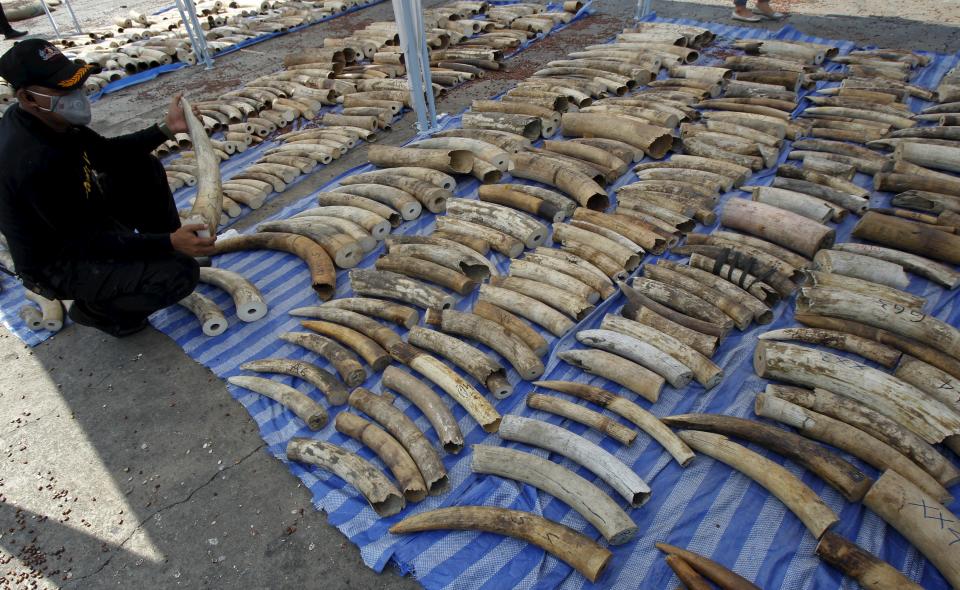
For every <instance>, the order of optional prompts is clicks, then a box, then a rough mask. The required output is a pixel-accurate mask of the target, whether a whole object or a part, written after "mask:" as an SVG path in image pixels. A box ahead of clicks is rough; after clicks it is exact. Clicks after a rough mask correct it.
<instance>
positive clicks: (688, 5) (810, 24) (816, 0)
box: [0, 0, 960, 589]
mask: <svg viewBox="0 0 960 590" xmlns="http://www.w3.org/2000/svg"><path fill="white" fill-rule="evenodd" d="M72 3H73V5H74V7H75V9H76V10H77V11H78V13H79V15H80V17H81V19H83V20H84V22H85V24H88V23H93V22H106V20H107V19H108V18H109V15H110V14H113V13H114V12H123V11H126V10H128V9H130V8H138V9H149V8H150V7H159V6H161V4H160V3H157V2H149V1H138V2H131V1H130V0H126V3H125V4H122V5H121V3H120V2H118V1H116V0H110V1H106V0H73V2H72ZM431 4H432V2H431ZM730 4H731V3H730V2H728V1H727V0H686V1H672V2H670V1H666V0H659V1H655V2H654V6H655V9H656V10H657V12H658V13H659V14H661V15H663V16H672V17H678V16H684V17H689V18H695V19H700V20H715V21H720V22H728V17H729V14H730ZM774 5H779V6H777V7H778V8H779V9H781V10H783V9H787V10H790V11H792V12H793V13H794V16H793V17H792V18H791V19H790V21H789V22H790V23H791V24H793V25H794V26H796V27H797V28H799V29H801V30H803V31H807V32H810V33H815V34H817V35H820V36H824V37H834V38H838V39H839V38H843V39H853V40H855V41H857V42H860V43H865V44H876V45H881V46H888V47H902V48H911V49H928V50H934V51H951V52H953V51H958V50H960V30H958V29H957V28H956V27H957V25H958V24H960V3H958V2H956V1H955V0H911V1H904V0H845V1H843V2H827V1H826V0H781V1H780V2H777V0H774ZM597 7H598V9H599V12H598V14H597V15H595V16H593V17H591V18H590V19H587V20H586V21H584V22H581V23H579V24H577V25H575V26H572V27H570V28H569V29H567V30H566V31H564V32H562V33H560V34H557V35H556V36H555V37H551V38H549V39H547V40H546V41H543V42H540V43H538V44H536V45H535V46H534V47H533V48H532V49H530V50H528V51H526V52H524V53H523V54H522V55H520V56H518V57H517V58H514V59H513V60H512V61H511V64H512V67H511V69H510V71H508V72H505V73H498V74H497V75H493V76H489V77H487V78H486V79H484V80H481V81H478V82H476V83H473V84H471V85H468V86H465V87H461V88H460V89H457V90H455V91H453V92H451V93H450V94H449V96H447V97H445V98H444V99H443V100H441V101H440V103H439V108H440V109H441V110H444V111H447V112H457V111H460V110H462V109H463V108H465V107H466V106H468V105H469V103H470V101H471V100H473V99H476V98H481V97H487V96H489V95H492V94H495V93H497V92H499V91H501V90H503V89H505V88H506V87H507V86H509V85H510V84H512V83H513V80H515V79H518V78H522V77H524V76H526V75H528V74H529V73H530V72H531V71H533V69H535V68H536V66H537V64H540V63H543V62H545V61H547V60H549V59H555V58H557V57H559V56H561V55H563V54H565V53H566V52H568V51H570V50H573V49H574V48H577V47H581V46H583V45H586V44H589V43H594V42H598V41H601V40H604V39H606V38H608V37H610V36H611V35H612V34H613V33H615V32H616V31H617V30H618V29H620V28H621V27H623V26H624V25H626V24H627V23H629V21H630V19H631V17H632V14H633V10H634V5H633V4H632V3H631V2H629V1H627V0H598V2H597ZM57 14H58V16H59V17H60V18H61V19H62V18H63V16H64V13H63V12H62V11H60V12H58V13H57ZM390 14H391V9H390V3H389V2H388V3H384V4H381V5H378V6H375V7H372V8H368V9H366V10H363V11H361V12H359V13H356V14H354V15H351V16H348V17H344V18H341V19H337V20H334V21H332V22H330V23H326V24H322V25H317V26H314V27H311V28H309V29H307V30H305V31H303V32H301V33H298V34H295V35H288V36H286V37H281V38H278V39H275V40H272V41H269V42H265V43H262V44H259V45H256V46H254V47H252V48H250V49H248V50H245V51H242V52H238V53H235V54H233V55H230V56H227V57H224V58H222V59H220V60H217V64H216V65H217V67H216V69H215V70H213V71H204V70H202V69H200V68H190V69H188V70H182V71H179V72H175V73H173V74H169V75H166V76H163V77H161V78H159V79H157V80H155V81H153V82H150V83H148V84H145V85H142V86H139V87H135V88H131V89H128V90H126V91H123V92H120V93H117V94H113V95H110V96H108V97H106V98H105V99H103V100H101V101H99V102H98V103H96V105H95V107H94V114H95V121H96V123H95V127H96V128H97V129H98V130H100V131H101V132H104V133H105V134H116V133H121V132H124V131H130V130H134V129H137V128H140V127H143V126H146V125H148V124H150V123H152V122H153V121H155V120H156V119H157V118H158V117H160V116H161V114H162V112H163V111H164V110H165V104H166V102H167V100H168V99H169V97H170V96H171V95H172V94H173V93H175V92H178V91H186V92H187V94H188V96H190V97H206V96H213V95H216V94H217V93H218V92H220V91H222V90H224V89H229V88H233V87H235V86H237V85H239V84H240V83H241V82H242V81H243V80H245V79H250V78H253V77H255V76H256V75H259V74H261V73H264V72H268V71H273V70H276V69H278V68H279V67H280V62H281V59H282V56H283V55H285V54H286V53H288V52H292V51H295V50H296V49H298V48H301V47H312V46H319V45H320V43H321V39H322V38H323V37H324V36H325V35H330V36H343V35H344V34H345V32H346V31H348V30H351V29H353V28H356V27H359V26H362V25H363V24H365V23H367V22H370V21H373V20H385V19H389V18H390ZM18 26H25V27H27V28H30V29H31V30H32V31H34V32H39V33H43V32H45V30H46V31H47V32H48V31H49V25H46V23H45V22H44V21H43V19H33V20H31V21H28V22H25V23H20V25H18ZM768 26H770V27H776V26H779V25H773V24H771V25H768ZM8 45H9V44H5V45H3V46H2V47H0V49H2V50H5V49H6V47H7V46H8ZM394 129H395V131H394V132H393V133H390V134H387V135H386V136H385V137H384V139H383V140H382V141H383V142H384V143H390V144H397V143H400V142H403V141H404V140H406V139H407V138H409V137H410V136H411V135H412V128H411V117H409V116H408V117H407V118H406V119H404V120H403V121H401V122H399V123H397V124H396V125H395V126H394ZM364 159H365V156H364V150H363V149H358V150H355V151H354V152H352V153H351V154H349V155H348V156H346V157H344V158H342V159H341V160H339V161H338V162H336V165H334V166H328V167H326V168H324V169H323V170H322V171H320V172H318V173H317V174H315V175H314V176H313V177H312V178H310V179H308V180H307V181H305V182H302V183H300V184H298V185H297V186H296V187H295V188H294V189H292V190H291V191H289V192H288V193H287V194H285V195H283V196H282V197H280V198H277V199H276V200H275V202H273V203H271V204H270V205H269V206H268V207H265V208H264V209H262V210H260V211H257V212H256V213H255V214H254V215H251V216H250V217H248V218H247V219H246V220H245V221H244V222H242V223H243V225H240V227H244V226H245V225H248V224H253V223H256V222H257V221H258V220H259V219H260V218H262V217H264V216H266V215H269V214H270V213H271V212H272V211H275V210H276V208H277V207H282V206H283V205H285V204H287V203H289V202H291V201H294V200H297V199H299V198H301V197H302V196H304V195H305V194H308V193H310V192H312V191H313V190H315V188H316V187H318V186H320V185H322V184H323V183H325V182H326V181H327V180H328V179H329V178H331V177H333V176H335V175H337V174H340V173H341V172H342V171H344V170H346V169H347V168H348V167H352V166H354V165H356V164H358V163H360V162H362V161H364ZM262 448H263V442H262V441H261V439H260V437H259V434H258V432H257V428H256V425H255V424H254V423H253V422H252V421H251V420H250V418H249V417H248V415H247V414H246V412H245V411H244V410H243V408H242V407H241V406H240V405H239V404H237V403H236V402H235V401H234V400H233V399H232V398H231V397H230V395H229V394H228V393H227V391H226V388H225V387H224V386H223V384H222V383H221V382H220V381H219V380H218V379H217V378H216V377H215V376H214V375H213V374H212V373H210V372H209V371H208V370H206V369H205V368H203V367H201V366H199V365H197V364H196V363H194V362H192V361H191V360H190V359H189V358H188V357H187V356H186V355H184V354H183V352H182V351H181V350H180V349H179V348H178V347H177V346H176V345H175V344H174V343H173V342H172V341H171V340H169V339H168V338H166V337H165V336H163V335H162V334H160V333H159V332H156V331H154V330H153V329H148V330H146V331H145V332H143V333H141V334H138V335H136V336H134V337H132V338H129V339H126V340H115V339H113V338H108V337H103V336H101V335H100V334H99V333H97V332H94V331H92V330H89V329H86V328H82V327H77V326H71V327H68V328H67V329H65V330H64V331H63V332H61V333H60V334H58V335H57V336H56V337H54V338H52V339H50V340H49V341H48V342H46V343H45V344H43V345H41V346H38V347H37V348H35V349H33V350H30V349H28V348H26V347H25V346H24V345H23V344H22V343H21V342H20V341H19V340H18V339H17V338H16V337H14V336H12V335H11V334H10V333H9V332H7V331H6V330H4V329H2V328H0V465H2V468H0V588H34V587H38V588H39V587H68V588H84V589H87V588H89V589H96V588H107V587H122V588H131V587H140V588H172V587H185V588H197V587H217V588H241V587H242V588H260V587H269V588H294V587H302V586H303V585H304V584H305V583H308V584H314V585H315V584H317V583H318V581H321V580H322V582H321V583H322V585H323V586H324V587H325V588H329V589H339V588H350V587H361V588H406V587H415V586H416V584H415V582H414V581H412V580H411V579H409V578H401V577H400V576H398V575H396V574H395V573H390V572H388V573H385V574H383V575H377V574H374V573H373V572H372V571H371V570H369V569H367V568H366V567H365V566H364V565H363V563H362V561H361V560H360V556H359V552H358V551H357V550H356V548H355V547H353V545H351V544H350V543H349V541H347V539H346V538H345V537H343V536H342V535H341V534H340V533H339V532H338V531H337V530H336V529H334V528H332V527H330V526H329V525H327V524H326V517H325V516H324V515H323V514H322V513H320V512H317V511H315V510H314V509H313V507H312V505H311V503H310V494H309V493H308V491H307V490H306V489H304V488H303V487H302V486H301V485H300V483H299V481H298V480H297V479H295V478H294V477H293V476H291V475H290V474H289V472H288V471H287V470H286V468H284V466H283V465H282V464H280V463H279V462H277V461H274V460H273V459H272V458H271V457H269V456H268V455H267V454H266V453H264V452H262Z"/></svg>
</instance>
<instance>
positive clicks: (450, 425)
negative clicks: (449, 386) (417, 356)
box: [381, 365, 463, 454]
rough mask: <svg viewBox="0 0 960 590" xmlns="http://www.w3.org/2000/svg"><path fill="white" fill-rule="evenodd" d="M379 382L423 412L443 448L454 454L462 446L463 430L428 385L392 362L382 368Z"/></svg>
mask: <svg viewBox="0 0 960 590" xmlns="http://www.w3.org/2000/svg"><path fill="white" fill-rule="evenodd" d="M381 383H382V384H383V387H385V388H388V389H389V390H390V391H393V392H396V393H398V394H400V395H402V396H403V397H405V398H407V399H408V400H410V402H411V403H412V404H413V405H415V406H417V408H419V410H420V411H421V412H423V415H424V416H426V417H427V420H428V421H429V422H430V424H431V425H432V426H433V429H434V430H436V432H437V438H439V439H440V445H441V446H442V447H443V450H445V451H446V452H448V453H452V454H456V453H459V452H460V451H461V449H463V434H462V433H461V432H460V426H459V425H457V420H456V418H454V416H453V413H452V412H451V411H450V408H448V407H447V405H446V404H445V403H443V400H441V399H440V396H439V395H437V394H436V393H434V391H433V389H431V388H430V386H429V385H427V384H426V383H424V382H423V381H421V380H419V379H417V378H416V377H414V376H413V375H411V374H410V373H408V372H406V371H404V370H403V369H400V368H398V367H395V366H392V365H391V366H389V367H387V368H386V369H384V371H383V377H382V380H381Z"/></svg>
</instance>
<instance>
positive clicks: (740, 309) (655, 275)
mask: <svg viewBox="0 0 960 590" xmlns="http://www.w3.org/2000/svg"><path fill="white" fill-rule="evenodd" d="M676 266H677V265H673V264H671V263H669V262H668V263H667V264H662V263H658V264H647V265H645V266H644V267H643V276H644V277H647V278H649V279H653V280H654V281H657V282H659V283H660V284H663V285H666V286H668V287H670V288H672V289H673V290H679V291H682V292H684V293H687V294H689V295H691V296H693V297H696V298H698V299H700V300H702V301H704V302H706V304H707V307H705V308H704V310H706V311H701V312H700V313H701V315H703V316H704V317H703V319H705V320H708V321H710V320H709V319H708V317H707V316H709V317H712V318H714V321H718V320H719V321H722V320H721V319H720V315H719V314H717V313H716V311H717V310H719V311H720V312H722V314H723V315H725V316H726V317H729V318H730V319H731V320H733V322H734V323H735V325H736V326H737V328H739V329H740V330H746V329H747V328H748V327H749V326H750V324H751V323H752V322H753V319H754V314H753V312H752V311H751V310H750V309H749V308H748V307H747V306H746V305H744V304H743V303H742V302H741V301H742V298H737V299H735V298H731V297H729V296H727V295H726V294H725V293H723V292H721V291H718V290H716V289H713V288H711V287H710V286H709V285H708V284H704V282H703V281H700V280H699V279H697V278H693V277H691V276H688V275H687V274H685V273H682V272H679V271H678V270H677V269H676ZM634 284H636V280H634ZM738 299H739V300H738ZM711 312H712V313H711Z"/></svg>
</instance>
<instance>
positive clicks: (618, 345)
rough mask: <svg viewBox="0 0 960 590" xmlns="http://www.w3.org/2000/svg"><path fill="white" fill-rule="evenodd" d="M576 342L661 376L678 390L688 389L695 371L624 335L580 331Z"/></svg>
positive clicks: (643, 342)
mask: <svg viewBox="0 0 960 590" xmlns="http://www.w3.org/2000/svg"><path fill="white" fill-rule="evenodd" d="M577 341H578V342H580V343H581V344H583V345H585V346H589V347H591V348H595V349H598V350H603V351H606V352H610V353H613V354H616V355H617V356H621V357H623V358H625V359H627V360H630V361H633V362H635V363H637V364H638V365H640V366H642V367H644V368H646V369H648V370H649V371H652V372H653V373H656V374H657V375H660V376H661V377H663V378H664V379H666V381H667V382H668V383H670V385H671V386H673V387H674V388H676V389H682V388H684V387H686V386H687V385H689V383H690V381H691V379H692V378H693V371H691V370H690V369H689V368H688V367H687V366H686V365H684V364H683V363H681V362H679V361H678V360H676V359H675V358H673V357H672V356H670V355H669V354H667V353H665V352H663V351H662V350H660V349H659V348H657V347H655V346H653V345H651V344H649V343H647V342H645V341H643V340H641V339H639V338H635V337H633V336H631V335H628V334H624V333H623V332H615V331H613V330H607V329H601V330H581V331H580V332H577Z"/></svg>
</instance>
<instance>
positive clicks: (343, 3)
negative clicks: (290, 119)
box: [54, 0, 364, 94]
mask: <svg viewBox="0 0 960 590" xmlns="http://www.w3.org/2000/svg"><path fill="white" fill-rule="evenodd" d="M363 3H364V2H356V1H354V0H336V1H328V2H304V1H301V0H282V1H277V2H246V3H242V2H232V3H229V5H228V4H227V3H225V2H221V1H219V0H216V1H213V2H200V3H197V12H198V16H199V17H200V26H201V28H202V29H203V30H204V31H206V33H205V36H206V38H207V46H208V48H209V49H210V51H211V52H213V53H214V54H216V53H220V52H221V51H224V50H227V49H230V48H231V47H233V46H234V45H236V44H238V43H243V42H246V41H249V40H251V39H254V38H256V37H259V36H261V35H265V34H269V33H277V32H286V31H287V30H289V29H290V28H292V27H298V26H303V25H308V24H312V23H315V22H317V21H319V20H321V19H323V18H326V17H329V16H330V15H332V14H335V13H338V12H342V11H345V10H347V9H350V8H353V7H355V6H358V5H360V4H363ZM174 15H177V13H176V12H172V13H167V14H163V15H146V14H143V13H140V12H137V11H130V12H129V13H128V14H126V15H124V16H118V17H116V18H115V19H114V25H115V26H112V27H105V28H100V29H93V30H90V31H87V32H85V33H83V34H77V35H72V36H67V37H64V38H61V39H57V40H54V44H55V45H57V46H59V47H60V48H61V49H62V50H64V51H67V52H68V53H69V54H70V55H71V56H72V57H74V58H75V59H80V60H83V61H84V62H86V63H96V64H98V65H100V66H101V68H103V71H102V72H101V73H99V74H95V75H93V76H91V77H90V78H89V79H88V81H87V84H86V90H87V92H88V93H91V94H92V93H96V92H98V91H99V90H101V89H102V88H103V87H104V86H105V85H106V84H108V83H110V82H112V81H114V80H117V79H119V78H121V77H124V76H127V75H129V74H133V73H137V72H141V71H145V70H148V69H151V68H155V67H158V66H160V65H166V64H170V63H173V62H177V61H179V62H184V63H187V64H190V65H194V64H196V56H195V55H194V52H193V48H192V46H191V44H190V41H189V39H187V36H186V31H185V29H184V28H183V25H182V22H181V20H180V18H179V16H178V15H177V16H174Z"/></svg>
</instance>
